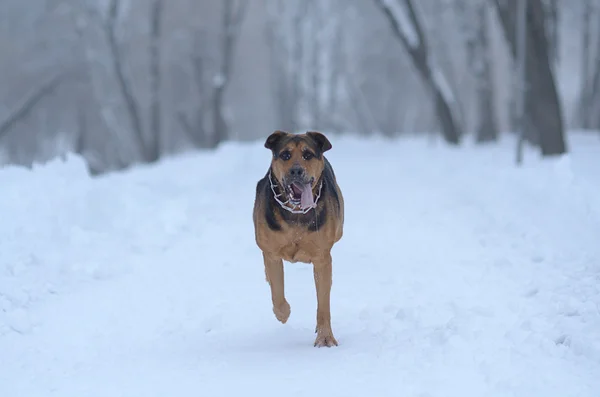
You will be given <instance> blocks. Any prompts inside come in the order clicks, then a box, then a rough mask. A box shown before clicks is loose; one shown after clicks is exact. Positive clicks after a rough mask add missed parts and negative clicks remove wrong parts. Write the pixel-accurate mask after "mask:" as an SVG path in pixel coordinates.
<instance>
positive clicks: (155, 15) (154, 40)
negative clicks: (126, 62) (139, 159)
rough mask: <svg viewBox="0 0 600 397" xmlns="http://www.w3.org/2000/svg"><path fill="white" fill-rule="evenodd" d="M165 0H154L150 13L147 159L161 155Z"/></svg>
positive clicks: (152, 160) (153, 159)
mask: <svg viewBox="0 0 600 397" xmlns="http://www.w3.org/2000/svg"><path fill="white" fill-rule="evenodd" d="M162 10H163V0H154V3H153V4H152V12H151V15H150V101H151V103H150V137H149V138H148V145H147V149H146V150H147V152H148V154H147V160H148V161H149V162H155V161H158V159H159V158H160V155H161V138H162V136H161V135H162V134H161V106H160V84H161V73H160V40H161V19H162Z"/></svg>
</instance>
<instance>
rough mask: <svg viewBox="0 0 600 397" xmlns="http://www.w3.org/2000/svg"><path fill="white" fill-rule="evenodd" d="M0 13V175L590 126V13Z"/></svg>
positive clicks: (44, 1) (46, 2)
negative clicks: (345, 141) (336, 142)
mask: <svg viewBox="0 0 600 397" xmlns="http://www.w3.org/2000/svg"><path fill="white" fill-rule="evenodd" d="M519 4H521V3H520V2H519V1H516V0H471V1H469V0H419V1H414V0H260V1H259V0H256V1H250V0H27V2H24V1H21V0H3V1H2V3H1V4H0V32H1V34H0V75H1V76H2V82H3V84H2V85H0V98H1V101H0V163H12V164H21V165H25V166H30V165H31V164H32V163H34V162H43V161H46V160H48V159H50V158H53V157H55V156H57V155H62V154H64V153H66V152H76V153H79V154H81V155H82V156H83V157H84V158H85V159H86V161H87V163H88V166H89V169H90V172H92V173H93V174H101V173H103V172H108V171H112V170H119V169H124V168H126V167H128V166H130V165H132V164H136V163H153V162H155V161H157V160H159V159H160V158H161V157H163V156H165V155H169V154H173V153H177V152H180V151H182V150H189V149H198V148H204V149H211V148H215V147H216V146H217V145H219V144H220V143H221V142H224V141H227V140H250V139H257V138H262V137H264V136H265V135H266V134H268V133H269V132H270V131H272V130H275V129H284V130H289V131H300V130H307V129H313V130H322V131H325V132H347V133H358V134H363V135H369V134H383V135H385V136H389V137H393V136H398V135H402V134H436V135H437V134H439V136H440V137H442V138H443V139H444V140H445V141H446V142H447V143H448V144H451V145H460V143H461V142H463V141H464V140H465V139H469V138H468V137H469V136H472V139H473V140H474V141H475V142H477V143H481V144H483V143H490V142H494V141H496V140H497V139H498V137H499V136H500V132H501V131H507V132H509V133H517V134H519V135H520V136H521V138H522V140H523V141H525V142H528V143H529V144H532V145H535V146H537V147H539V148H540V151H541V153H542V154H543V155H553V154H560V153H563V152H565V151H566V150H567V145H566V143H565V142H566V137H565V130H567V129H569V128H582V129H594V130H598V129H600V112H598V111H597V109H599V108H600V40H599V39H600V23H598V20H600V19H599V18H598V15H599V11H600V8H599V6H600V0H581V1H577V2H567V1H566V0H527V1H526V3H522V4H525V6H523V7H519Z"/></svg>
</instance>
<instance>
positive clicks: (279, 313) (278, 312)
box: [273, 301, 291, 324]
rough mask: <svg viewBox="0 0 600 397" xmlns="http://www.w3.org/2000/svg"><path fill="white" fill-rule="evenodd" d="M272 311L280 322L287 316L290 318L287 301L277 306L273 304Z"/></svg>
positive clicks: (286, 318)
mask: <svg viewBox="0 0 600 397" xmlns="http://www.w3.org/2000/svg"><path fill="white" fill-rule="evenodd" d="M273 313H274V314H275V317H276V318H277V320H279V321H280V322H281V323H282V324H285V323H286V321H287V320H288V318H290V313H291V309H290V304H289V303H287V301H284V302H283V303H282V304H280V305H279V306H273Z"/></svg>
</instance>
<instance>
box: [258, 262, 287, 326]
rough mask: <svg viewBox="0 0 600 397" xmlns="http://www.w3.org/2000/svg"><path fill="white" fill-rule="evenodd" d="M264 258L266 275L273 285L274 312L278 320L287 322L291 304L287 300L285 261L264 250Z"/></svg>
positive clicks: (271, 285) (270, 284)
mask: <svg viewBox="0 0 600 397" xmlns="http://www.w3.org/2000/svg"><path fill="white" fill-rule="evenodd" d="M263 259H264V261H265V275H266V276H267V282H268V283H269V286H270V287H271V300H272V301H273V313H274V314H275V317H277V320H279V321H281V322H282V323H283V324H285V323H286V321H287V320H288V318H289V317H290V304H289V303H288V302H287V301H286V300H285V290H284V276H283V261H282V260H281V258H278V257H275V256H272V255H269V254H267V253H264V252H263Z"/></svg>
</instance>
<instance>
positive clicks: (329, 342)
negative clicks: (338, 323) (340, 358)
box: [315, 333, 338, 347]
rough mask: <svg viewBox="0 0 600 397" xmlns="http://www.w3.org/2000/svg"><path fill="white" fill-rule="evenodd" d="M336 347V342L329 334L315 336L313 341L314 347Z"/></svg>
mask: <svg viewBox="0 0 600 397" xmlns="http://www.w3.org/2000/svg"><path fill="white" fill-rule="evenodd" d="M337 345H338V343H337V340H335V338H334V337H333V334H331V333H327V334H326V333H323V334H319V335H317V339H315V347H333V346H337Z"/></svg>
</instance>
